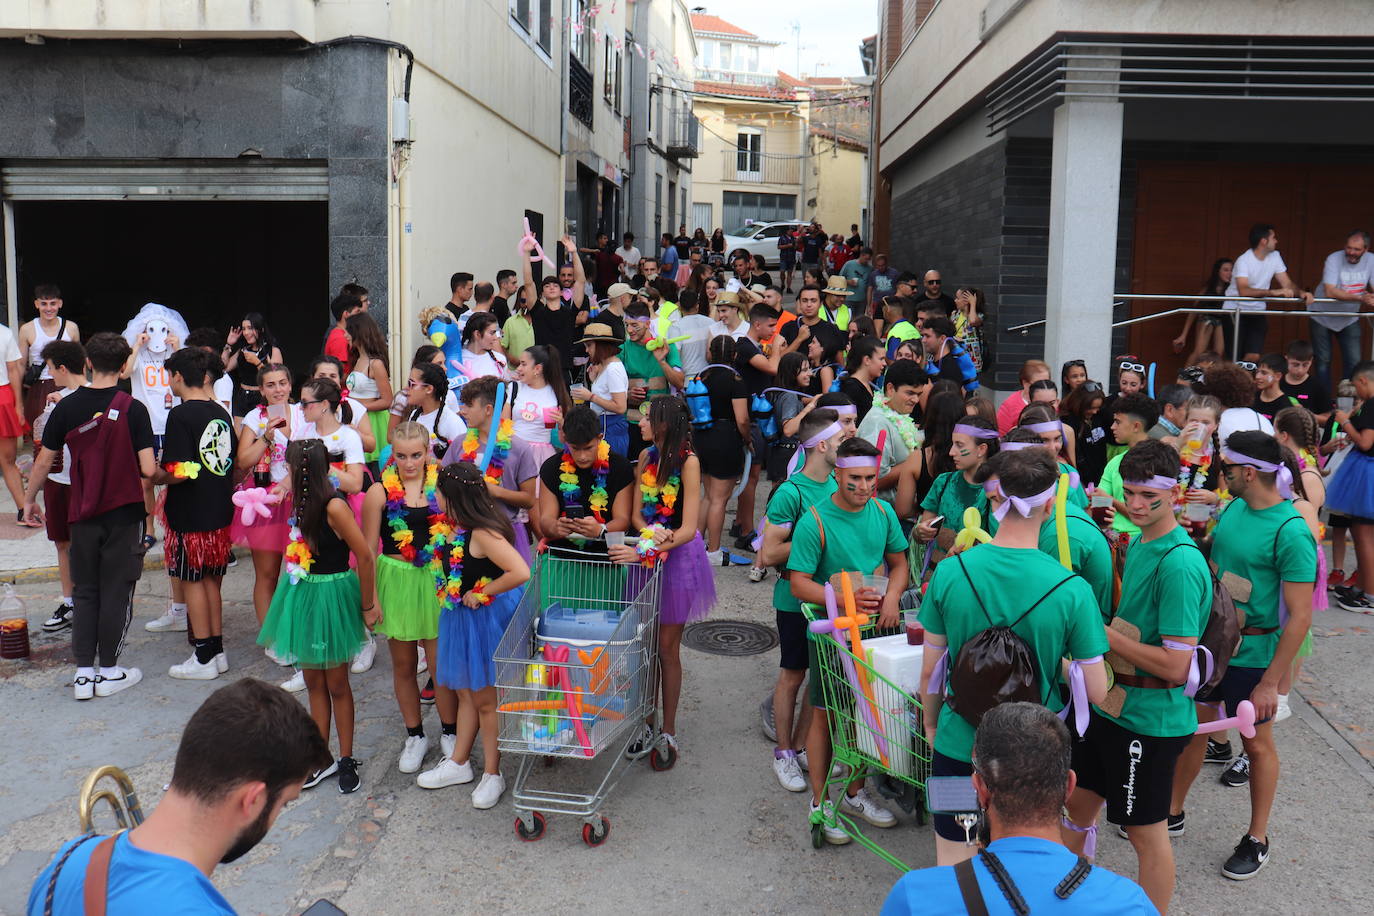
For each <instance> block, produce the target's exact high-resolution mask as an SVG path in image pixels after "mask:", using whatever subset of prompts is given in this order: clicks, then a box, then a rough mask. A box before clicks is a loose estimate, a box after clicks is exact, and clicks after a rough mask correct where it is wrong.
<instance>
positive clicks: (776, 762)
mask: <svg viewBox="0 0 1374 916" xmlns="http://www.w3.org/2000/svg"><path fill="white" fill-rule="evenodd" d="M773 775H774V776H776V777H778V785H780V786H782V787H783V788H784V789H786V790H787V791H789V792H800V791H802V790H803V789H805V788H806V780H805V779H804V778H803V777H802V772H801V765H800V764H798V763H797V752H796V751H779V750H775V751H773Z"/></svg>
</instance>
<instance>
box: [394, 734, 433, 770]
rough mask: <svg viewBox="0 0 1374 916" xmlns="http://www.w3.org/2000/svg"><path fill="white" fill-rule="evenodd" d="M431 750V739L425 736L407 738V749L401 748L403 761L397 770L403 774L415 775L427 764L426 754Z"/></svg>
mask: <svg viewBox="0 0 1374 916" xmlns="http://www.w3.org/2000/svg"><path fill="white" fill-rule="evenodd" d="M428 750H429V738H427V737H425V736H424V735H408V736H406V743H405V747H403V748H401V761H400V763H399V764H398V765H397V768H398V769H399V770H400V771H401V772H402V773H415V772H418V771H419V769H420V764H422V763H424V762H425V752H426V751H428Z"/></svg>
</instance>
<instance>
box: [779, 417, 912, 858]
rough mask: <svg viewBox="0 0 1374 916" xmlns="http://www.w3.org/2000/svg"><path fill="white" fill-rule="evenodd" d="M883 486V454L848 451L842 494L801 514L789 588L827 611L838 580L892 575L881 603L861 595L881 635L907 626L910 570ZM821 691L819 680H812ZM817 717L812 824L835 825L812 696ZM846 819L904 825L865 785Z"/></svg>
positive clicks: (841, 462)
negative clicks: (903, 607)
mask: <svg viewBox="0 0 1374 916" xmlns="http://www.w3.org/2000/svg"><path fill="white" fill-rule="evenodd" d="M877 484H878V450H877V449H876V448H874V447H873V446H872V445H871V444H870V443H868V442H867V441H865V440H863V439H858V438H854V439H849V440H848V441H846V442H843V443H841V445H840V447H839V449H838V450H837V452H836V459H835V492H834V493H833V494H831V497H830V498H829V499H827V500H824V501H822V502H820V503H817V504H816V505H814V506H811V507H810V508H809V509H808V511H806V512H803V513H802V514H801V517H800V519H799V520H798V522H797V527H796V529H795V530H794V531H793V535H792V551H791V554H790V555H789V556H788V558H787V568H788V570H789V571H790V573H791V575H790V576H789V579H788V581H789V584H790V585H791V587H792V594H793V595H794V596H795V597H796V598H797V600H798V601H803V602H806V603H807V604H819V605H823V604H824V603H825V585H826V583H827V582H829V581H830V577H831V576H833V575H834V574H835V573H837V572H853V573H859V574H863V575H869V574H872V573H874V572H875V571H877V570H879V569H881V568H882V567H883V565H884V564H886V567H887V577H888V582H887V592H886V593H885V594H883V595H879V594H877V593H876V592H874V591H873V590H872V589H867V588H860V589H859V590H858V593H857V595H856V598H857V601H858V604H859V609H860V610H861V611H862V612H864V613H867V614H869V615H873V614H876V615H877V617H878V625H879V626H880V627H885V628H892V627H896V626H897V624H898V621H899V620H900V619H901V615H900V612H899V611H898V610H897V600H898V599H899V598H900V597H901V594H902V592H903V591H905V590H906V587H907V581H908V579H909V569H908V568H907V562H906V553H905V548H906V538H904V537H903V536H902V527H901V525H900V524H898V522H897V513H896V512H894V511H892V507H891V506H889V505H888V504H887V503H885V502H883V501H882V500H881V499H874V498H873V497H874V495H875V493H876V490H877ZM813 683H814V679H813ZM811 699H812V702H813V703H814V704H815V706H816V708H815V711H814V712H813V713H812V716H811V728H810V729H809V730H808V731H807V736H806V752H807V756H808V757H809V758H810V761H809V762H810V769H811V790H812V796H811V816H812V818H813V823H822V824H833V823H835V819H834V817H833V816H832V815H831V814H830V813H829V812H826V811H824V810H823V809H824V808H827V807H829V805H830V799H829V793H828V792H827V791H826V788H825V783H826V778H827V777H828V776H829V774H830V726H829V722H828V716H827V715H826V712H825V709H824V708H823V707H822V706H821V704H820V703H817V702H816V700H817V697H816V696H815V695H814V693H813V696H812V698H811ZM840 805H841V806H842V808H843V810H844V812H845V814H846V815H847V816H852V817H861V818H863V819H864V820H866V821H868V823H870V824H872V825H873V826H875V827H892V826H894V825H895V824H896V823H897V819H896V818H895V817H894V816H893V815H892V812H890V811H888V810H887V809H886V808H884V807H883V806H882V805H880V804H878V802H877V801H876V800H875V799H874V798H873V797H872V796H871V795H870V794H869V792H868V790H867V789H866V788H864V777H863V776H859V778H857V779H855V780H854V781H853V782H851V783H850V784H849V788H848V790H847V792H846V794H845V797H844V798H843V799H842V800H841V801H840ZM824 831H825V838H826V840H827V841H828V842H831V843H835V844H841V843H848V842H849V839H850V838H849V834H847V833H846V832H845V831H844V830H843V829H842V828H840V827H838V826H825V827H824Z"/></svg>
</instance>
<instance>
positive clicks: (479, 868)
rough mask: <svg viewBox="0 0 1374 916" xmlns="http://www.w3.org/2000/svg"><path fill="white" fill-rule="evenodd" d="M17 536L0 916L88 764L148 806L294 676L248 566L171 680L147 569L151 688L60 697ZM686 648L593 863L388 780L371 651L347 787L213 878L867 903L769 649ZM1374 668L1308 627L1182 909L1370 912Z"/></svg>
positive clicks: (175, 638) (1195, 832) (877, 872)
mask: <svg viewBox="0 0 1374 916" xmlns="http://www.w3.org/2000/svg"><path fill="white" fill-rule="evenodd" d="M3 517H4V516H0V518H3ZM12 517H13V515H12V514H11V516H10V518H12ZM5 527H10V531H12V530H13V529H12V526H11V525H7V523H3V522H0V530H3V529H4V528H5ZM5 533H6V534H8V533H10V532H9V531H6V532H5ZM30 540H31V539H27V538H19V539H15V538H9V539H0V569H16V568H17V569H20V570H23V571H28V576H29V578H28V579H24V580H21V581H20V582H19V585H18V587H17V590H18V593H19V594H20V595H21V597H22V598H23V599H24V601H25V602H26V603H27V609H28V617H29V620H30V626H31V628H32V629H33V630H34V631H35V633H34V650H35V651H34V657H33V658H32V659H31V660H29V661H24V662H8V661H5V662H0V709H3V710H4V717H5V719H4V721H5V725H4V733H3V741H0V765H3V772H4V773H5V774H6V778H5V779H4V780H3V783H0V914H20V913H22V912H23V908H24V901H25V899H26V896H27V894H28V889H29V887H30V885H31V884H32V881H33V878H34V876H35V875H36V874H37V872H38V871H39V870H40V869H41V868H42V867H43V865H44V863H45V862H46V861H47V860H48V858H49V857H50V856H51V854H52V851H53V850H54V849H56V848H57V847H58V846H59V845H60V844H61V843H62V842H63V841H65V840H66V839H68V838H70V837H72V836H74V835H75V834H76V833H77V820H76V796H77V791H78V788H79V786H80V783H81V780H82V778H83V777H84V776H85V775H86V774H87V773H88V772H89V771H90V770H91V769H92V768H94V767H97V766H100V765H103V764H111V763H112V764H116V765H118V766H120V767H122V768H123V769H125V770H126V771H127V772H128V773H129V775H130V776H131V777H132V779H133V781H134V784H135V786H136V787H137V789H138V792H139V794H140V797H141V799H142V801H143V804H144V806H145V808H146V809H151V808H152V807H153V806H155V805H156V804H157V800H158V798H159V797H160V795H161V794H162V789H163V786H164V785H165V784H166V782H167V781H168V779H169V777H170V774H171V768H172V760H173V757H174V754H175V750H176V745H177V741H178V737H179V734H180V731H181V729H182V727H183V725H184V724H185V722H186V719H187V718H188V717H189V715H190V714H191V712H192V711H193V710H194V709H195V708H196V706H197V705H198V704H199V703H200V702H201V700H203V699H204V698H205V697H206V696H207V695H208V694H209V693H210V692H211V691H213V690H214V689H215V688H216V687H218V686H220V685H222V684H223V683H227V682H228V680H229V679H232V678H237V677H244V676H253V677H259V678H263V679H266V680H270V681H272V682H278V681H281V680H282V679H283V678H284V677H285V676H286V675H287V674H289V669H283V668H279V667H277V666H276V665H274V664H272V663H271V662H269V661H268V660H267V659H266V658H265V657H264V656H263V654H262V652H261V651H259V650H258V649H256V648H255V647H254V646H253V642H252V641H253V638H254V636H255V626H254V616H253V610H252V605H251V600H250V599H251V587H252V566H251V563H250V562H248V561H247V560H246V558H245V560H244V561H242V562H240V563H239V565H238V567H237V568H235V569H233V570H231V571H230V573H229V575H228V577H227V578H226V580H225V586H224V594H225V629H226V636H225V645H226V650H227V652H228V656H229V663H230V666H231V667H230V671H229V673H228V674H227V675H225V676H224V677H223V678H221V679H220V680H218V681H212V682H199V681H174V680H171V679H170V678H168V677H167V673H166V672H167V667H168V666H169V665H171V664H173V663H175V662H179V661H182V660H183V659H184V658H185V657H186V655H187V654H188V652H189V650H188V647H187V645H186V642H185V636H184V634H182V633H162V634H153V633H147V632H145V631H144V629H143V623H144V621H146V620H148V619H150V618H152V617H155V616H157V615H158V614H159V613H161V611H162V610H163V608H164V607H165V606H166V603H167V600H168V583H167V579H166V576H165V575H164V574H163V573H162V572H161V571H159V570H156V569H150V570H148V571H147V572H145V574H144V577H143V579H142V581H141V582H140V584H139V587H138V592H137V598H136V606H135V621H134V624H133V627H132V629H131V630H130V639H129V645H128V648H127V650H126V653H125V655H124V657H123V661H124V662H125V663H126V664H129V665H134V666H138V667H140V668H142V670H143V672H144V678H145V679H144V682H143V683H142V684H140V685H139V686H137V687H135V688H132V689H130V690H129V691H127V692H124V693H121V694H118V695H116V696H114V697H110V698H104V699H102V698H96V699H94V700H91V701H89V702H85V703H78V702H76V701H75V700H73V699H72V697H71V691H70V687H69V686H68V682H69V679H70V677H71V671H72V668H71V664H70V660H69V657H68V637H67V635H66V634H60V635H58V636H55V637H50V636H45V635H43V634H41V633H39V632H37V630H38V624H39V623H40V622H41V621H42V620H43V619H44V618H46V617H47V615H48V614H49V613H50V612H51V610H52V607H53V606H54V604H55V598H56V595H57V589H56V584H55V583H54V582H51V581H44V580H42V579H41V576H43V575H44V573H43V570H42V567H43V566H45V565H46V564H49V563H51V555H50V554H49V555H47V557H46V558H45V557H43V556H40V555H39V551H38V548H37V547H36V546H34V547H32V548H29V549H28V551H27V552H26V553H21V551H17V550H16V551H12V550H11V549H10V548H11V545H12V544H15V543H22V544H27V543H28V541H30ZM157 551H160V546H159V547H158V548H155V553H156V552H157ZM16 558H18V559H20V560H22V563H23V565H22V566H20V565H19V563H18V562H16ZM34 570H36V571H34ZM3 578H4V579H5V580H9V579H10V578H11V574H9V573H4V574H3ZM717 586H718V597H719V600H718V603H717V607H716V610H715V613H714V616H715V617H717V618H729V619H739V620H749V621H755V622H758V623H761V624H764V625H766V626H771V625H772V618H773V612H772V611H771V609H770V605H769V596H770V594H771V588H772V582H771V580H769V581H768V582H765V583H760V584H753V583H750V582H749V581H748V580H747V579H746V577H745V569H744V568H736V569H730V570H719V571H718V572H717ZM669 587H671V583H669ZM682 651H683V663H684V667H685V670H686V681H685V686H684V696H683V701H682V709H681V712H680V714H679V723H680V724H679V738H680V740H681V743H682V752H681V757H680V759H679V761H678V763H677V766H676V767H675V768H673V769H672V770H670V771H668V772H664V773H655V772H653V771H652V770H651V769H650V768H649V767H648V765H647V764H646V763H644V762H639V763H636V764H633V765H631V766H629V767H628V769H627V770H626V772H625V776H624V779H623V781H621V783H620V784H619V785H618V786H617V787H616V789H615V791H614V792H613V793H612V794H611V797H610V799H609V801H608V802H607V804H606V808H605V813H606V815H607V816H608V817H609V819H610V821H611V832H610V836H609V838H608V839H607V841H606V843H605V844H604V845H603V846H601V847H599V848H595V849H592V848H588V847H587V846H585V845H584V844H583V842H582V840H581V822H580V821H579V820H578V819H576V818H571V817H559V816H551V817H550V818H549V819H548V829H547V832H546V834H545V836H544V838H543V839H541V840H540V841H539V842H535V843H523V842H521V841H520V840H519V839H517V837H516V835H515V832H514V829H513V823H514V813H513V810H512V807H511V800H510V788H509V787H510V786H511V785H512V784H513V782H514V778H513V777H514V775H515V769H516V761H515V759H514V758H509V757H508V758H507V760H506V761H505V762H504V764H503V770H504V772H505V774H506V780H507V786H508V790H507V795H506V796H505V797H504V798H503V799H502V801H501V803H500V804H499V805H498V806H497V807H496V808H494V809H492V810H490V811H476V810H474V809H473V808H472V807H471V803H470V800H469V795H470V793H471V789H472V786H465V787H455V788H449V789H443V790H438V791H427V790H425V789H421V788H419V787H417V786H416V785H415V783H414V777H413V776H408V775H405V774H402V773H400V772H399V771H398V770H397V769H396V758H397V755H398V753H399V751H400V749H401V745H402V742H403V740H404V738H405V730H404V728H403V727H402V725H401V722H400V719H399V716H398V713H397V710H396V707H395V703H394V700H393V699H392V695H391V689H390V684H391V671H390V663H389V659H388V656H387V653H386V649H385V644H384V643H383V644H381V645H380V646H379V651H378V660H377V664H376V666H375V667H374V668H373V669H372V670H371V671H369V672H368V673H366V674H363V675H355V676H354V678H353V689H354V694H355V697H356V699H357V737H356V749H355V756H356V757H358V758H359V759H360V760H361V761H362V768H361V771H360V772H361V776H362V787H361V789H360V790H359V791H358V792H357V793H355V794H353V795H348V796H342V795H340V794H339V793H338V791H337V789H336V787H335V784H334V783H332V782H325V783H324V784H322V785H321V786H320V787H318V788H316V789H313V790H310V791H308V792H306V793H305V794H304V795H303V796H302V797H301V799H300V800H299V801H297V802H295V803H294V804H292V805H291V806H290V807H289V808H288V809H287V810H286V811H285V812H284V813H283V815H282V817H281V818H280V819H279V820H278V821H277V824H276V826H275V828H274V829H273V830H272V832H271V833H269V834H268V836H267V838H266V840H265V841H264V842H263V843H262V844H261V845H260V846H259V847H257V848H256V849H255V850H253V852H251V853H250V854H249V855H247V856H246V857H244V858H243V859H242V860H240V861H239V862H238V863H235V864H233V865H229V866H222V867H220V868H219V869H218V870H217V871H216V872H215V875H214V880H215V883H216V884H217V885H218V886H219V888H220V889H221V890H222V891H223V892H224V894H225V896H226V897H227V898H228V899H229V900H230V902H231V903H232V904H233V905H234V906H235V907H237V908H238V911H239V912H240V913H242V914H258V913H261V914H273V916H277V914H291V913H299V912H300V911H301V910H302V909H304V908H305V907H306V906H307V905H308V904H310V903H311V902H313V901H314V900H316V899H318V898H321V897H324V898H328V899H330V900H332V901H333V902H335V903H336V904H337V905H338V906H340V907H341V908H342V909H343V910H345V911H346V912H348V913H350V914H354V916H357V914H363V913H367V914H410V913H416V914H420V913H436V912H441V911H449V912H474V911H478V910H481V911H487V912H495V913H508V912H532V911H540V912H574V913H581V912H593V911H595V912H603V913H625V912H632V911H642V910H644V909H646V908H652V909H653V910H655V911H658V912H666V913H688V912H720V913H786V912H791V913H796V912H817V911H820V910H821V909H823V908H824V909H839V910H842V911H845V912H876V910H877V909H878V908H879V906H880V905H881V903H882V900H883V898H884V896H885V894H886V893H887V891H888V889H889V888H890V887H891V885H892V883H893V882H894V881H895V880H896V878H897V877H898V872H897V871H895V870H894V869H892V868H891V867H890V866H888V865H886V864H884V863H883V862H881V861H880V860H879V859H878V858H877V857H875V856H874V855H872V854H870V853H869V852H867V851H866V850H864V849H862V848H860V847H859V846H858V845H857V844H853V845H850V846H847V847H827V848H825V849H821V850H819V851H817V850H813V849H812V848H811V845H810V836H809V831H808V828H807V822H806V796H805V794H792V793H789V792H786V791H784V790H783V789H781V788H780V787H779V786H778V784H777V782H776V780H775V779H774V777H773V774H772V771H771V767H770V759H771V744H770V742H768V741H767V740H766V739H765V738H764V737H763V735H762V733H761V731H760V727H759V710H758V704H759V700H760V698H762V697H763V696H764V695H765V694H766V693H767V692H768V691H769V690H771V687H772V681H773V677H774V675H775V672H776V664H777V656H776V650H775V649H774V650H770V651H768V652H766V653H763V654H761V655H754V656H749V657H743V658H739V657H733V658H732V657H719V656H713V655H707V654H704V653H700V652H697V651H694V650H692V649H689V648H685V647H684V649H683V650H682ZM1372 655H1374V620H1372V619H1371V618H1369V617H1365V616H1361V615H1357V614H1351V613H1347V612H1345V611H1342V610H1340V609H1333V610H1330V611H1326V612H1324V613H1322V614H1321V615H1320V616H1319V617H1318V624H1317V627H1316V652H1315V655H1314V656H1313V658H1312V659H1311V661H1310V662H1309V663H1308V665H1307V666H1306V669H1305V671H1304V675H1303V680H1302V683H1301V684H1300V686H1299V688H1298V690H1297V691H1295V692H1294V695H1293V707H1294V715H1293V717H1292V718H1291V719H1289V720H1288V721H1286V722H1284V723H1282V724H1281V725H1279V726H1278V727H1277V736H1278V744H1279V748H1280V752H1281V755H1282V758H1283V768H1284V770H1283V776H1282V778H1281V782H1280V785H1279V792H1278V799H1277V802H1276V805H1275V810H1274V816H1273V821H1272V827H1271V839H1272V857H1273V858H1272V861H1271V862H1270V863H1269V865H1268V866H1267V867H1266V868H1265V869H1264V871H1263V872H1261V873H1260V875H1259V876H1257V877H1256V878H1255V879H1254V880H1252V881H1249V882H1246V883H1237V882H1232V881H1228V880H1226V879H1224V878H1222V877H1221V876H1220V874H1219V867H1220V865H1221V862H1222V861H1223V860H1224V859H1225V858H1226V856H1227V855H1229V853H1230V850H1231V848H1232V846H1234V844H1235V843H1236V841H1237V840H1238V839H1239V838H1240V836H1241V834H1242V832H1243V831H1244V830H1245V826H1246V822H1247V811H1248V808H1247V794H1246V790H1244V789H1231V788H1226V787H1224V786H1222V785H1220V784H1219V783H1218V782H1217V777H1218V775H1219V772H1220V769H1221V768H1220V767H1216V766H1208V767H1206V768H1205V769H1204V771H1203V775H1202V777H1201V779H1200V780H1199V783H1198V785H1197V786H1196V787H1195V788H1194V791H1193V795H1192V797H1191V798H1190V800H1189V806H1188V827H1187V834H1186V835H1185V836H1184V837H1182V838H1180V839H1178V840H1176V841H1175V847H1174V848H1175V851H1176V855H1177V857H1178V872H1179V888H1178V892H1177V895H1176V896H1175V898H1174V908H1173V911H1174V912H1175V913H1187V914H1236V913H1244V914H1247V916H1261V914H1270V913H1274V914H1279V913H1318V912H1333V913H1334V912H1360V911H1363V912H1367V911H1369V909H1370V907H1369V904H1368V903H1367V900H1368V899H1369V897H1370V894H1371V889H1374V878H1372V877H1371V875H1370V873H1369V869H1368V863H1369V862H1370V861H1371V853H1374V836H1372V834H1374V802H1371V786H1372V785H1374V714H1371V701H1374V681H1372V680H1371V679H1370V678H1369V677H1368V675H1367V664H1368V662H1367V660H1368V659H1369V658H1370V657H1371V656H1372ZM299 696H300V697H301V699H302V701H304V696H305V695H304V694H299ZM425 725H426V729H427V731H428V732H429V734H430V735H431V740H432V741H433V742H434V744H433V746H432V749H431V752H430V756H429V758H428V759H427V760H426V767H428V766H431V765H433V764H434V763H435V762H436V761H437V754H438V751H437V735H438V731H439V728H438V721H437V719H436V718H435V714H434V712H433V711H432V710H427V711H426V717H425ZM478 756H480V751H479V752H478ZM600 762H601V761H600V760H598V761H578V760H572V761H560V762H559V763H558V764H557V765H555V766H554V767H552V768H551V769H544V768H543V767H542V766H541V767H539V768H537V770H536V773H537V778H538V779H539V780H541V781H542V782H541V784H549V785H555V786H556V785H563V784H564V783H565V782H567V781H569V780H578V779H582V778H585V777H587V776H588V775H589V774H590V773H591V771H592V767H593V766H595V765H597V764H599V763H600ZM100 826H101V828H102V829H104V830H106V831H108V830H110V829H112V827H113V820H112V819H111V818H109V817H107V816H106V817H104V822H103V824H101V825H100ZM872 833H873V834H875V835H878V834H880V835H881V836H880V837H879V838H880V839H881V840H882V841H883V845H884V846H886V847H887V848H888V849H889V850H891V851H892V852H893V853H895V854H896V855H897V856H899V857H900V858H902V859H904V860H905V861H906V862H908V863H909V864H910V865H912V866H914V867H923V866H926V865H930V864H933V858H934V853H933V840H932V838H931V834H930V831H929V828H927V827H917V826H915V822H914V819H912V818H910V817H907V816H902V817H901V823H900V824H899V826H898V827H896V828H894V829H892V830H889V831H876V830H874V831H872ZM1098 863H1099V864H1100V865H1102V866H1105V867H1108V868H1112V869H1114V870H1117V871H1120V872H1122V873H1124V874H1127V875H1133V874H1134V856H1133V855H1132V853H1131V850H1130V845H1129V843H1127V842H1126V841H1125V840H1123V839H1120V838H1119V837H1117V836H1116V835H1115V832H1114V831H1110V830H1104V831H1103V836H1102V838H1101V842H1100V844H1099V857H1098Z"/></svg>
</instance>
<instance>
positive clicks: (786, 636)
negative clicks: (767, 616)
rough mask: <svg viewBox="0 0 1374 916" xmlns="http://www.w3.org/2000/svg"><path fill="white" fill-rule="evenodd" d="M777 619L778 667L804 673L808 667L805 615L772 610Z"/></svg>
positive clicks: (808, 656)
mask: <svg viewBox="0 0 1374 916" xmlns="http://www.w3.org/2000/svg"><path fill="white" fill-rule="evenodd" d="M774 613H775V614H776V615H777V618H778V653H779V655H780V656H781V658H780V660H779V661H778V667H779V668H784V669H786V670H788V671H805V670H806V669H807V668H808V667H810V658H811V657H810V655H809V654H808V652H807V644H808V643H810V641H811V640H810V639H808V638H807V635H806V633H807V630H806V615H805V614H803V613H802V612H801V611H779V610H777V609H776V608H774Z"/></svg>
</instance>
